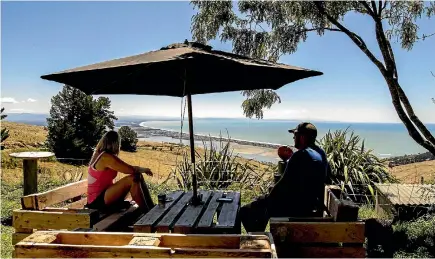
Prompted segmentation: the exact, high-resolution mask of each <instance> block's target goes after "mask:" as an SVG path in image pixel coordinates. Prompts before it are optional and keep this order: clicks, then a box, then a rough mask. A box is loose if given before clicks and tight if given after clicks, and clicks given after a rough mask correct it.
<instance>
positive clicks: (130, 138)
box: [118, 126, 138, 152]
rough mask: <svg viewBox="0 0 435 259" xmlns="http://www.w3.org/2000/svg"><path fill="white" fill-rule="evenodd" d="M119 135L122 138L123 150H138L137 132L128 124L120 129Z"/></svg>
mask: <svg viewBox="0 0 435 259" xmlns="http://www.w3.org/2000/svg"><path fill="white" fill-rule="evenodd" d="M118 134H119V137H120V138H121V150H123V151H129V152H132V151H136V148H137V147H136V144H137V141H138V140H137V133H136V132H135V131H134V130H132V129H131V128H130V127H128V126H122V127H121V128H119V130H118Z"/></svg>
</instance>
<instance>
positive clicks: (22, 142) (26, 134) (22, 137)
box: [1, 121, 48, 149]
mask: <svg viewBox="0 0 435 259" xmlns="http://www.w3.org/2000/svg"><path fill="white" fill-rule="evenodd" d="M1 127H2V128H5V127H6V128H7V129H8V130H9V138H8V139H6V141H5V142H4V145H5V147H6V148H7V149H15V148H39V147H41V146H42V143H43V142H44V141H45V139H46V137H47V133H48V132H47V130H45V129H44V127H43V126H35V125H29V124H24V123H15V122H8V121H2V123H1Z"/></svg>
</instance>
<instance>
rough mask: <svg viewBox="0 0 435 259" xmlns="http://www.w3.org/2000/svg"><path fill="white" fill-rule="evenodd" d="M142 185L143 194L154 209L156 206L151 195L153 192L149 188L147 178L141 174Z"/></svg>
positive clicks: (149, 205)
mask: <svg viewBox="0 0 435 259" xmlns="http://www.w3.org/2000/svg"><path fill="white" fill-rule="evenodd" d="M140 186H141V189H142V194H143V196H144V199H145V202H146V204H147V205H148V207H149V209H152V208H153V207H154V202H153V199H152V197H151V193H150V191H149V189H148V186H147V185H146V183H145V179H144V178H143V175H142V174H141V175H140Z"/></svg>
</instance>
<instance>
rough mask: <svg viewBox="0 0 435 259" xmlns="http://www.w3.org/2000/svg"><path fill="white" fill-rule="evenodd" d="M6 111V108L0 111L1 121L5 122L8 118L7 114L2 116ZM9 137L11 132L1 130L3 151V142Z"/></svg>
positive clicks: (0, 139)
mask: <svg viewBox="0 0 435 259" xmlns="http://www.w3.org/2000/svg"><path fill="white" fill-rule="evenodd" d="M4 110H5V108H2V109H1V110H0V114H1V117H0V120H3V119H5V118H6V117H7V115H6V114H2V113H3V111H4ZM8 137H9V130H7V129H6V128H4V129H1V136H0V142H1V149H3V141H5V140H6V139H7V138H8Z"/></svg>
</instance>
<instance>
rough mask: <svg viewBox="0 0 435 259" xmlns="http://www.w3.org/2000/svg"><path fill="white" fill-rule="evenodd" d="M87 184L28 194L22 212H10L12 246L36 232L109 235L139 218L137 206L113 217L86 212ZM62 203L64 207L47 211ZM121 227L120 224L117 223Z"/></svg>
mask: <svg viewBox="0 0 435 259" xmlns="http://www.w3.org/2000/svg"><path fill="white" fill-rule="evenodd" d="M87 184H88V183H87V180H82V181H78V182H75V183H71V184H67V185H64V186H61V187H58V188H55V189H53V190H49V191H46V192H42V193H36V194H31V195H27V196H23V197H22V198H21V207H22V209H17V210H14V211H13V223H12V226H13V227H14V228H15V233H14V234H13V236H12V244H13V245H15V244H16V243H17V242H19V241H20V240H22V239H23V238H25V237H27V236H29V235H30V234H32V233H33V232H35V231H36V230H74V229H77V228H86V229H89V228H90V229H92V230H93V231H112V230H116V229H119V228H120V227H121V226H124V227H125V226H126V224H125V223H127V224H128V222H130V221H131V222H132V223H133V220H135V219H137V217H139V216H140V215H139V210H138V206H137V205H132V206H130V208H128V209H126V210H120V211H116V212H112V213H106V214H103V213H100V212H99V211H97V210H93V209H87V208H84V206H85V205H86V203H87V198H86V197H85V196H86V192H87ZM60 203H61V204H62V203H65V204H66V205H64V206H63V207H59V208H55V207H50V206H54V205H57V204H60ZM121 222H122V223H124V224H120V223H121Z"/></svg>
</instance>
